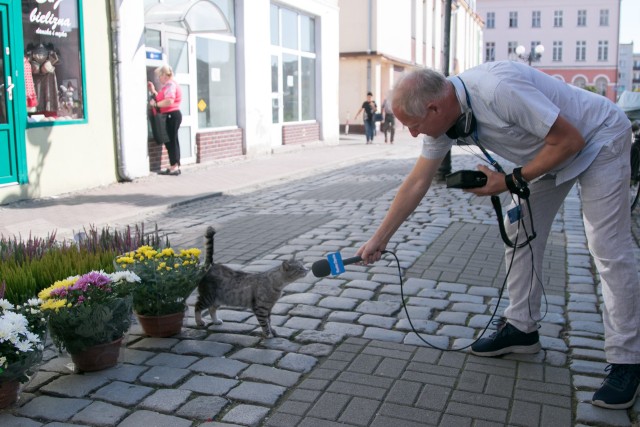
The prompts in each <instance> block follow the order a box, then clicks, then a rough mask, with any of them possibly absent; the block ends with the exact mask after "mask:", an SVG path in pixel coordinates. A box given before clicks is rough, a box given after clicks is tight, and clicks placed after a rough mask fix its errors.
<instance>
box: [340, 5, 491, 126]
mask: <svg viewBox="0 0 640 427" xmlns="http://www.w3.org/2000/svg"><path fill="white" fill-rule="evenodd" d="M473 3H474V2H472V1H464V0H458V1H453V2H452V10H451V27H450V28H451V29H450V38H449V40H450V42H449V46H450V49H449V50H450V55H449V69H448V70H447V72H448V73H449V74H455V73H458V72H461V71H464V70H465V69H467V68H470V67H473V66H475V65H478V64H480V63H481V59H482V58H481V52H480V46H481V42H482V22H481V19H480V17H479V16H478V15H477V14H476V13H475V12H474V9H473V7H474V4H473ZM446 4H447V2H446V1H443V0H424V1H422V0H409V1H396V0H340V1H339V6H340V83H339V92H340V108H339V112H340V113H339V115H340V129H341V131H345V130H346V129H347V126H348V129H349V130H350V132H358V133H362V132H363V128H364V126H363V124H362V121H360V120H358V122H357V123H354V120H353V118H354V116H355V114H356V112H357V111H358V109H359V108H360V106H361V105H362V103H363V101H364V100H365V98H366V94H367V92H369V91H371V92H372V93H373V96H374V100H375V101H376V103H377V104H378V106H379V107H380V106H381V104H382V102H383V101H384V99H385V98H386V96H387V94H388V92H389V91H390V90H391V89H392V88H393V85H394V83H395V81H396V80H397V79H398V77H399V76H401V75H402V74H403V73H405V72H407V71H410V70H411V69H413V68H415V67H431V68H434V69H437V70H440V71H444V70H443V63H444V58H443V55H444V53H443V46H444V36H445V34H444V27H445V26H444V19H445V5H446Z"/></svg>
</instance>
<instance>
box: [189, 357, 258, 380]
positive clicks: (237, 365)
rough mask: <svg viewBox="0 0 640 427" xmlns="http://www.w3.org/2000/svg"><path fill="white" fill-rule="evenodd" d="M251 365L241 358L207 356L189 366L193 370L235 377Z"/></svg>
mask: <svg viewBox="0 0 640 427" xmlns="http://www.w3.org/2000/svg"><path fill="white" fill-rule="evenodd" d="M247 366H249V365H248V364H247V363H244V362H241V361H239V360H233V359H226V358H222V357H205V358H203V359H200V361H199V362H196V363H194V364H193V365H191V366H190V367H189V369H191V370H192V371H196V372H202V373H205V374H211V375H222V376H225V377H227V378H235V377H236V376H237V375H238V374H239V373H240V372H242V370H243V369H245V368H246V367H247Z"/></svg>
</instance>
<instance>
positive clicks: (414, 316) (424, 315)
mask: <svg viewBox="0 0 640 427" xmlns="http://www.w3.org/2000/svg"><path fill="white" fill-rule="evenodd" d="M433 310H434V309H433V308H431V307H415V306H413V307H412V306H407V307H406V311H405V308H404V307H403V309H402V311H401V312H400V313H398V316H397V317H398V318H399V319H406V318H407V312H408V313H409V318H410V319H411V320H412V321H413V320H419V319H422V320H429V319H431V317H432V314H433Z"/></svg>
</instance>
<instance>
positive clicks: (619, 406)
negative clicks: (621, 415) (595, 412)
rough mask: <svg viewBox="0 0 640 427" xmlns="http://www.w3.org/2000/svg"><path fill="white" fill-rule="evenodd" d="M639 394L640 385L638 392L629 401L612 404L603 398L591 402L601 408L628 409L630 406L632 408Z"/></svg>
mask: <svg viewBox="0 0 640 427" xmlns="http://www.w3.org/2000/svg"><path fill="white" fill-rule="evenodd" d="M638 394H640V386H639V387H638V388H637V389H636V393H635V394H634V395H633V398H631V400H630V401H628V402H625V403H615V404H611V403H607V402H605V401H603V400H592V401H591V404H592V405H593V406H598V407H600V408H606V409H628V408H631V407H632V406H633V404H634V403H635V402H636V398H637V397H638Z"/></svg>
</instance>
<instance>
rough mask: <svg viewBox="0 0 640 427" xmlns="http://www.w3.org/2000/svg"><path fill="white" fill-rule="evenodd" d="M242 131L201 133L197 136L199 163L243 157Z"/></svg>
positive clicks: (197, 160)
mask: <svg viewBox="0 0 640 427" xmlns="http://www.w3.org/2000/svg"><path fill="white" fill-rule="evenodd" d="M242 137H243V135H242V129H231V130H223V131H209V132H199V133H198V134H196V149H197V150H198V155H197V157H196V162H197V163H207V162H210V161H213V160H220V159H227V158H230V157H237V156H242V155H243V154H244V152H243V150H242Z"/></svg>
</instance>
